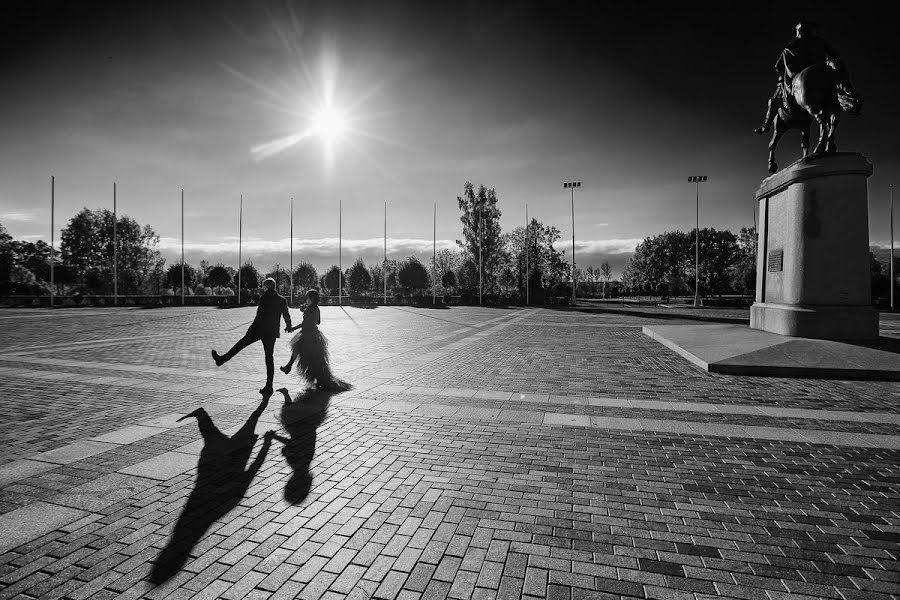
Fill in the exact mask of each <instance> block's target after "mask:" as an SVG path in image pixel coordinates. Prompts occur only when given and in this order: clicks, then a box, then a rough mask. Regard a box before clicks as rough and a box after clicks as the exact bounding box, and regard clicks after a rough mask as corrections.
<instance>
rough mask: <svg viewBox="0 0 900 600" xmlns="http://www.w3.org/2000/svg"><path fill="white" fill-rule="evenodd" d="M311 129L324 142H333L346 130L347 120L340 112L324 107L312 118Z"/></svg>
mask: <svg viewBox="0 0 900 600" xmlns="http://www.w3.org/2000/svg"><path fill="white" fill-rule="evenodd" d="M312 129H313V131H314V132H315V134H316V135H318V136H319V137H321V138H322V139H323V140H324V141H325V142H328V143H330V142H334V141H335V140H337V139H338V138H340V137H341V135H343V133H344V132H345V131H346V130H347V119H346V117H345V116H344V114H343V113H342V112H341V111H339V110H337V109H335V108H332V107H326V108H324V109H322V110H321V111H319V112H318V113H316V114H315V115H314V116H313V119H312Z"/></svg>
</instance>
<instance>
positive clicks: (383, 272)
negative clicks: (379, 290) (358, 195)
mask: <svg viewBox="0 0 900 600" xmlns="http://www.w3.org/2000/svg"><path fill="white" fill-rule="evenodd" d="M381 281H382V283H383V284H384V305H385V306H387V202H385V203H384V262H383V263H382V264H381Z"/></svg>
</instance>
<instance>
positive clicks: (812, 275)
mask: <svg viewBox="0 0 900 600" xmlns="http://www.w3.org/2000/svg"><path fill="white" fill-rule="evenodd" d="M871 174H872V165H871V164H870V163H869V162H868V161H867V160H866V158H865V157H864V156H863V155H862V154H858V153H851V152H838V153H834V154H818V155H812V156H808V157H806V158H802V159H800V160H798V161H797V162H795V163H794V164H792V165H790V166H788V167H786V168H784V169H782V170H781V171H779V172H778V173H775V174H774V175H772V176H771V177H767V178H766V179H764V180H763V182H762V185H761V186H760V188H759V190H757V192H756V199H757V202H758V203H759V238H758V247H757V259H756V302H755V303H754V305H753V307H752V308H751V310H750V327H751V328H753V329H759V330H762V331H768V332H771V333H775V334H780V335H786V336H793V337H802V338H816V339H823V340H872V339H877V338H878V313H877V312H876V311H875V309H874V308H873V307H872V302H871V292H870V282H869V220H868V193H867V187H866V179H867V178H868V177H869V176H870V175H871Z"/></svg>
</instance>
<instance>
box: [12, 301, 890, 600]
mask: <svg viewBox="0 0 900 600" xmlns="http://www.w3.org/2000/svg"><path fill="white" fill-rule="evenodd" d="M322 312H323V324H322V330H323V332H324V333H325V334H326V335H327V336H328V337H329V339H330V342H331V352H332V358H333V363H334V367H335V370H336V372H337V373H338V374H339V375H341V376H344V377H346V378H348V379H350V380H351V381H352V382H353V383H354V385H355V389H354V390H353V391H351V392H347V393H343V394H337V395H332V394H328V393H321V392H319V393H316V392H304V391H303V386H301V385H300V384H299V383H298V382H297V380H296V378H294V377H291V376H284V375H282V374H281V373H277V379H276V387H278V386H280V385H285V386H287V387H288V389H289V390H290V395H291V396H292V398H291V402H289V403H286V402H285V400H284V399H283V398H282V396H281V395H280V394H278V393H276V394H275V395H274V396H272V397H271V398H270V399H269V400H268V402H265V403H261V401H260V396H259V394H258V393H257V392H256V388H258V387H259V385H260V384H261V383H262V377H261V372H262V352H261V349H260V348H258V345H257V347H251V348H248V349H247V350H245V351H244V353H242V354H241V355H239V356H238V357H237V358H236V359H234V360H233V361H232V362H230V363H228V365H226V366H224V367H222V368H219V369H216V368H215V366H214V365H212V361H211V359H210V358H209V349H210V348H211V347H216V348H217V349H219V350H220V351H224V350H226V349H227V347H228V346H229V345H230V344H231V343H233V342H234V341H236V340H237V339H238V338H239V337H240V335H241V334H242V333H243V330H244V329H245V328H246V326H247V324H249V322H250V321H251V320H252V317H253V309H250V308H245V309H234V310H215V309H214V310H210V309H204V308H167V309H157V310H140V309H124V308H107V309H71V310H70V309H64V310H57V311H53V312H50V311H46V310H38V309H36V310H14V309H10V310H4V311H2V312H0V329H2V334H0V398H2V399H3V400H2V402H0V424H2V427H0V599H2V598H68V599H73V600H74V599H87V598H155V599H157V598H159V599H161V598H171V599H178V598H227V599H235V600H236V599H242V598H248V599H257V598H259V599H261V598H316V599H317V598H345V597H347V598H410V599H413V598H459V599H464V598H554V599H556V598H560V599H563V598H565V599H569V600H575V599H581V598H622V597H627V598H666V599H669V598H671V599H680V598H695V599H702V598H712V597H723V598H747V599H756V598H761V599H766V600H775V599H794V598H796V599H803V598H835V599H837V600H851V599H857V598H859V599H862V598H872V599H875V600H878V599H881V598H885V599H886V598H892V597H898V594H900V588H898V586H900V450H898V449H897V448H898V445H897V443H896V441H897V437H898V436H897V434H898V427H900V410H898V400H900V386H898V384H896V383H884V382H880V383H874V382H847V381H828V380H789V379H781V378H750V377H725V376H721V375H715V374H709V373H705V372H703V371H700V370H699V369H696V368H695V367H693V366H692V365H690V364H689V363H687V361H684V359H682V358H680V357H679V356H677V355H675V354H674V353H671V352H669V351H668V350H666V349H665V348H664V347H662V346H661V345H659V344H656V342H653V341H652V340H650V339H649V338H647V337H645V336H643V335H642V334H641V332H640V326H641V325H643V324H646V323H648V322H658V321H659V320H660V319H663V318H665V319H667V322H672V323H683V324H686V325H690V324H691V323H697V322H707V321H708V320H716V319H718V320H723V321H736V320H741V319H745V318H746V311H735V310H729V311H726V310H723V311H718V310H703V311H692V310H690V309H673V310H668V309H650V308H636V307H620V308H613V309H610V310H597V309H585V310H583V311H552V310H546V309H503V310H501V309H494V310H491V309H482V308H474V307H472V308H453V309H449V310H427V309H415V308H399V307H396V308H378V309H374V310H372V309H369V310H363V309H353V308H347V309H341V308H339V307H323V309H322ZM296 317H299V313H297V315H296ZM897 324H898V323H897V321H895V320H893V319H892V318H891V317H890V316H885V317H883V324H882V329H883V333H884V334H886V335H892V336H900V327H898V326H897ZM276 354H277V355H276V361H279V360H286V358H287V355H288V350H287V345H286V338H283V339H282V341H281V343H279V345H278V346H277V350H276ZM200 407H202V408H203V409H204V411H205V413H206V414H207V415H208V416H209V419H210V421H209V423H212V424H214V427H213V426H210V425H209V423H207V425H204V427H206V429H205V431H206V436H205V438H204V437H201V434H200V428H198V420H197V419H195V418H193V417H191V418H188V419H186V420H183V421H176V419H177V418H178V417H180V416H182V415H184V414H187V413H189V412H191V411H193V410H195V409H197V408H200ZM567 418H568V419H570V421H567V420H566V419H567ZM598 419H599V420H598ZM604 419H606V421H604ZM612 420H617V422H619V423H634V424H635V430H628V429H627V428H626V429H622V428H609V427H603V425H602V424H603V423H604V422H612ZM203 422H205V421H203ZM203 422H201V424H202V423H203ZM568 422H572V423H581V424H583V425H582V426H573V425H564V424H551V423H568ZM597 423H599V425H598V424H597ZM673 423H674V424H676V425H677V424H681V425H691V426H692V427H694V429H690V427H688V428H686V429H684V430H685V431H689V430H690V431H692V433H680V432H677V433H673V432H672V431H667V430H666V427H670V428H671V426H672V424H673ZM586 424H592V425H590V426H588V425H586ZM754 428H757V429H754ZM762 428H766V429H767V430H768V431H770V432H771V431H779V430H783V431H784V432H785V433H786V434H788V433H790V432H795V433H796V432H799V434H803V433H804V432H806V433H807V434H809V435H813V434H816V433H817V434H818V435H819V436H826V437H827V439H832V440H833V441H834V443H831V444H821V443H807V442H800V441H796V440H793V439H787V438H786V439H760V438H759V437H758V436H754V435H753V431H759V430H761V429H762ZM679 431H680V430H679ZM266 432H273V433H271V434H267V433H266ZM866 436H868V437H866ZM863 439H865V440H867V441H868V445H865V444H862V443H860V444H857V443H856V441H857V440H863Z"/></svg>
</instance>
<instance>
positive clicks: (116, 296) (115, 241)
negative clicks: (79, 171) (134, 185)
mask: <svg viewBox="0 0 900 600" xmlns="http://www.w3.org/2000/svg"><path fill="white" fill-rule="evenodd" d="M116 221H118V217H117V216H116V182H115V181H113V306H116V305H117V304H118V303H119V269H118V262H119V249H118V248H117V246H118V234H117V231H116Z"/></svg>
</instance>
